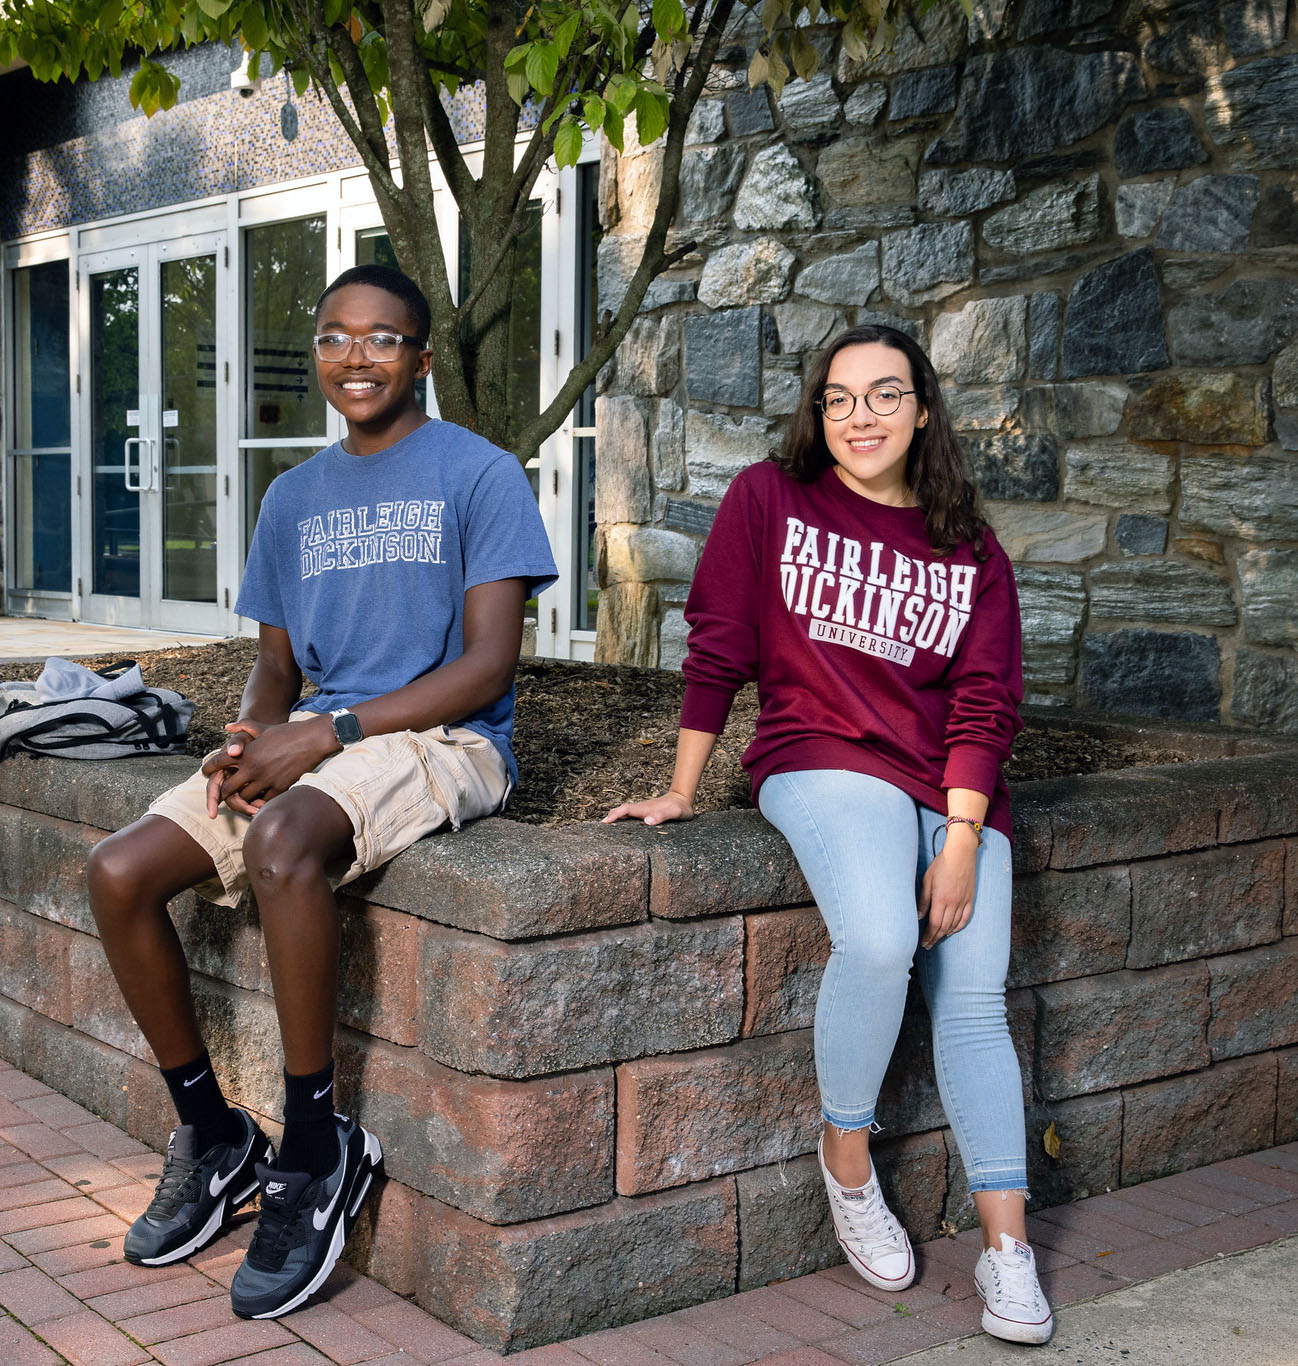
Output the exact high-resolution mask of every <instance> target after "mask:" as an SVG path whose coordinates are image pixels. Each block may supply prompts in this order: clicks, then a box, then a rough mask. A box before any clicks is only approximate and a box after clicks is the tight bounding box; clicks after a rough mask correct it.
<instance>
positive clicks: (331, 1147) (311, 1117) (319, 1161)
mask: <svg viewBox="0 0 1298 1366" xmlns="http://www.w3.org/2000/svg"><path fill="white" fill-rule="evenodd" d="M275 1165H276V1166H277V1167H278V1168H279V1169H280V1171H284V1172H306V1173H307V1175H308V1176H311V1177H317V1176H325V1175H327V1174H328V1173H329V1172H331V1171H333V1169H334V1168H335V1167H336V1166H337V1165H338V1126H337V1125H336V1124H335V1123H334V1065H333V1059H330V1061H329V1065H328V1066H327V1067H322V1068H321V1069H320V1070H319V1071H318V1072H312V1073H311V1074H310V1075H309V1076H305V1077H295V1076H294V1075H293V1074H292V1073H290V1072H285V1073H284V1138H283V1140H282V1141H281V1143H280V1145H279V1157H278V1158H276V1160H275Z"/></svg>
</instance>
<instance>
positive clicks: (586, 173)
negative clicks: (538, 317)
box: [573, 162, 604, 427]
mask: <svg viewBox="0 0 1298 1366" xmlns="http://www.w3.org/2000/svg"><path fill="white" fill-rule="evenodd" d="M598 192H599V163H598V162H588V163H587V164H586V165H584V166H579V167H578V168H577V213H578V215H579V217H578V219H577V299H576V333H577V335H576V338H575V340H576V345H575V346H574V348H573V359H574V360H581V359H582V358H583V357H584V356H585V355H586V352H587V351H589V350H590V344H591V341H592V340H593V338H594V336H595V323H596V317H595V310H596V308H597V307H598V305H599V289H598V285H597V281H596V276H595V265H596V261H597V259H598V256H599V242H600V238H601V237H602V236H603V235H604V231H603V229H602V228H601V227H600V225H599V201H598V197H597V196H598ZM575 418H576V424H575V425H576V426H578V427H593V426H594V425H595V382H594V380H592V381H591V382H590V383H589V384H588V385H587V386H586V390H585V392H584V393H583V394H582V396H581V397H580V398H579V399H578V400H577V412H576V414H575Z"/></svg>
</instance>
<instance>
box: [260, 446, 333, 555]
mask: <svg viewBox="0 0 1298 1366" xmlns="http://www.w3.org/2000/svg"><path fill="white" fill-rule="evenodd" d="M314 454H315V447H314V446H288V447H271V448H269V449H268V448H266V447H260V448H258V449H256V450H246V451H244V453H243V512H244V517H243V525H244V536H245V543H244V547H243V553H244V554H245V555H247V553H248V546H249V545H250V544H251V543H252V532H253V528H254V527H255V526H256V525H257V513H258V512H259V511H260V510H261V500H262V499H263V498H264V497H265V496H266V490H267V489H268V488H270V481H271V480H272V479H274V478H275V476H276V475H278V474H283V473H284V471H285V470H291V469H292V468H293V466H294V465H300V464H301V463H302V462H303V461H304V460H309V459H310V458H311V457H312V456H313V455H314Z"/></svg>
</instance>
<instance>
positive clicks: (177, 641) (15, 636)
mask: <svg viewBox="0 0 1298 1366" xmlns="http://www.w3.org/2000/svg"><path fill="white" fill-rule="evenodd" d="M221 638H222V637H220V636H195V635H183V634H180V633H179V632H176V631H144V630H135V629H133V628H131V627H125V626H91V625H89V624H87V623H85V622H80V621H44V620H40V619H37V618H35V617H0V664H2V663H4V662H5V661H8V662H9V663H12V664H30V663H35V662H37V661H38V660H43V659H47V658H48V657H49V656H50V655H62V656H63V658H65V659H70V658H71V659H85V658H87V657H88V656H90V655H111V656H112V657H113V658H114V659H122V658H124V657H129V656H131V655H136V654H143V653H144V652H145V651H146V650H171V649H174V648H175V647H176V646H178V645H211V644H212V643H213V642H214V641H217V640H220V639H221Z"/></svg>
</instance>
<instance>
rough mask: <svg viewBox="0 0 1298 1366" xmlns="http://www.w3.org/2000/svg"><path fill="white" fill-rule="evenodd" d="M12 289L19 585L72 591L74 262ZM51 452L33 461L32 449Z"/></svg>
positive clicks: (22, 279)
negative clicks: (71, 314)
mask: <svg viewBox="0 0 1298 1366" xmlns="http://www.w3.org/2000/svg"><path fill="white" fill-rule="evenodd" d="M11 279H12V282H13V300H14V312H13V331H12V334H11V335H12V348H13V358H14V359H13V365H14V368H13V413H14V429H13V432H14V447H15V449H16V451H18V452H20V453H19V454H16V455H15V456H14V457H13V464H12V466H11V470H12V476H13V518H14V549H15V552H16V553H15V557H14V558H15V564H14V568H13V583H14V586H15V587H16V588H22V589H26V590H28V591H30V592H46V593H70V592H71V591H72V459H71V454H70V451H69V449H68V448H69V443H70V440H71V433H70V426H71V402H70V398H69V388H68V371H69V354H68V263H67V262H66V261H49V262H46V263H45V264H44V265H39V266H29V267H25V268H23V269H21V270H15V271H14V272H13V275H12V276H11ZM33 447H36V448H40V447H45V448H49V447H55V448H57V447H63V449H62V450H57V449H56V450H53V451H51V450H49V449H46V450H45V451H43V452H42V453H41V454H39V455H36V454H32V453H31V451H32V448H33Z"/></svg>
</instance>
